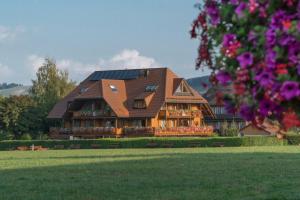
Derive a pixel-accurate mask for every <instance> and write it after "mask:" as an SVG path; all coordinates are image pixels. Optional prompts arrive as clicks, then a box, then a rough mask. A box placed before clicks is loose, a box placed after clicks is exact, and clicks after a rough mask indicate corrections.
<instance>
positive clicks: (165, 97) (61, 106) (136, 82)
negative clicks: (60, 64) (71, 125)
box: [48, 68, 210, 118]
mask: <svg viewBox="0 0 300 200" xmlns="http://www.w3.org/2000/svg"><path fill="white" fill-rule="evenodd" d="M147 70H149V73H147V74H145V73H144V71H145V69H143V71H141V73H138V71H136V70H135V71H134V70H130V71H129V73H130V74H129V75H130V76H132V77H131V78H130V79H124V80H118V74H117V73H115V72H113V73H112V74H109V72H107V71H106V72H105V73H106V74H105V75H106V76H109V77H111V78H112V79H100V80H94V79H93V80H91V79H90V78H87V79H86V80H84V81H83V82H82V83H81V84H80V85H79V86H78V87H77V88H75V90H74V91H72V92H71V93H70V94H69V95H68V96H67V97H65V98H64V99H63V100H62V101H60V102H59V103H57V104H56V105H55V106H54V108H53V110H52V111H51V112H50V113H49V115H48V117H49V118H62V117H63V116H64V114H65V112H66V109H67V103H68V102H70V101H73V100H76V99H96V98H102V99H104V100H105V101H106V102H107V103H108V104H109V105H110V107H111V108H112V110H113V111H114V112H115V114H116V115H117V116H118V117H154V116H155V115H156V114H157V113H158V112H159V110H160V108H161V107H162V106H163V104H164V102H167V101H176V102H190V103H202V104H207V101H206V100H205V99H204V98H203V97H202V96H201V95H200V94H199V93H198V92H196V91H195V90H194V89H192V88H191V87H190V86H189V85H188V84H187V82H186V81H185V80H183V79H181V78H179V77H178V76H177V75H176V74H174V73H173V72H172V71H171V70H170V69H168V68H151V69H147ZM119 71H120V70H119ZM123 71H124V72H127V71H126V70H123ZM133 72H134V73H133ZM99 74H100V75H99ZM96 75H97V76H101V72H97V74H96ZM97 76H93V74H92V75H91V76H89V77H94V78H95V79H97ZM114 76H115V77H114ZM124 76H125V77H126V73H125V75H124V74H123V77H124ZM134 76H135V77H134ZM181 82H184V84H186V85H187V87H188V88H189V90H190V91H191V94H192V95H191V96H176V95H175V94H174V91H175V90H176V88H177V87H178V86H179V85H180V84H181ZM111 85H112V86H114V87H115V88H116V91H113V90H112V88H111ZM149 85H156V86H158V87H157V89H156V90H155V91H154V92H150V93H149V92H145V88H146V87H147V86H149ZM82 88H84V89H85V90H84V92H81V90H82ZM137 98H143V99H145V101H146V104H147V108H146V109H135V108H134V107H133V104H134V100H135V99H137ZM206 109H208V110H210V108H209V107H208V108H207V107H206ZM209 112H210V111H209Z"/></svg>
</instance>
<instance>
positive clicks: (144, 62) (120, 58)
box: [99, 49, 161, 69]
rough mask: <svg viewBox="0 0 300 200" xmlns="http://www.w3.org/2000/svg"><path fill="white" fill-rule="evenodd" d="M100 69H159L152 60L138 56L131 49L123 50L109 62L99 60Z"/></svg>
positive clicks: (138, 53) (135, 51)
mask: <svg viewBox="0 0 300 200" xmlns="http://www.w3.org/2000/svg"><path fill="white" fill-rule="evenodd" d="M99 65H100V66H101V68H109V69H110V68H118V69H122V68H123V69H124V68H152V67H160V66H161V65H160V64H158V63H157V62H156V61H155V59H154V58H150V57H146V56H142V55H140V52H138V51H137V50H135V49H133V50H130V49H125V50H123V51H122V52H120V53H119V54H117V55H115V56H113V57H112V58H111V59H109V60H104V59H100V60H99Z"/></svg>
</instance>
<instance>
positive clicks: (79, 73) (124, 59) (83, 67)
mask: <svg viewBox="0 0 300 200" xmlns="http://www.w3.org/2000/svg"><path fill="white" fill-rule="evenodd" d="M43 62H44V57H41V56H38V55H35V54H33V55H30V56H29V57H28V63H27V64H28V66H29V67H30V68H31V70H32V72H34V73H35V72H36V71H37V70H38V68H39V67H40V66H41V65H42V64H43ZM56 65H57V67H58V68H59V69H61V70H67V71H68V72H69V74H70V78H71V79H73V80H76V81H82V80H83V79H84V78H86V76H87V75H89V74H90V73H92V72H94V71H96V70H110V69H130V68H153V67H161V65H160V64H159V63H157V62H156V61H155V59H154V58H150V57H146V56H142V55H140V53H139V52H138V51H137V50H129V49H125V50H123V51H121V52H120V53H118V54H116V55H114V56H112V57H111V58H109V59H103V58H100V59H99V62H98V63H95V64H86V63H82V62H79V61H75V60H72V59H61V60H57V61H56Z"/></svg>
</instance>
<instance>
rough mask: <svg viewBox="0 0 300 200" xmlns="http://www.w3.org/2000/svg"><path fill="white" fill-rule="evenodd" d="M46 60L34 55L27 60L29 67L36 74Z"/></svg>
mask: <svg viewBox="0 0 300 200" xmlns="http://www.w3.org/2000/svg"><path fill="white" fill-rule="evenodd" d="M44 61H45V59H44V58H43V57H40V56H38V55H35V54H32V55H30V56H28V58H27V64H28V67H29V68H30V69H31V71H32V72H33V73H34V74H35V73H36V72H37V70H38V69H39V68H40V67H41V66H42V65H43V63H44Z"/></svg>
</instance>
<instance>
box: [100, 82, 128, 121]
mask: <svg viewBox="0 0 300 200" xmlns="http://www.w3.org/2000/svg"><path fill="white" fill-rule="evenodd" d="M101 81H102V89H103V99H104V100H105V101H106V103H108V105H109V106H110V107H111V108H112V110H113V111H114V112H115V113H116V115H117V116H118V117H128V116H129V114H128V110H127V108H126V105H125V103H124V102H125V101H126V99H127V94H126V92H125V91H126V87H125V81H123V80H108V79H103V80H101ZM111 86H114V87H116V89H117V91H113V90H112V89H111Z"/></svg>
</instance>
